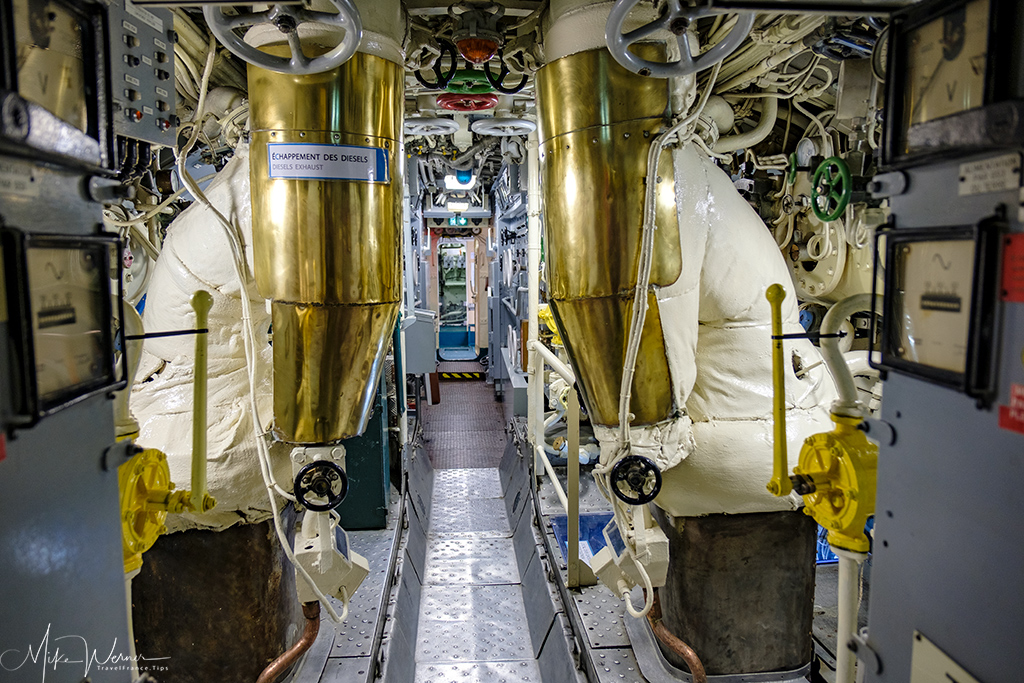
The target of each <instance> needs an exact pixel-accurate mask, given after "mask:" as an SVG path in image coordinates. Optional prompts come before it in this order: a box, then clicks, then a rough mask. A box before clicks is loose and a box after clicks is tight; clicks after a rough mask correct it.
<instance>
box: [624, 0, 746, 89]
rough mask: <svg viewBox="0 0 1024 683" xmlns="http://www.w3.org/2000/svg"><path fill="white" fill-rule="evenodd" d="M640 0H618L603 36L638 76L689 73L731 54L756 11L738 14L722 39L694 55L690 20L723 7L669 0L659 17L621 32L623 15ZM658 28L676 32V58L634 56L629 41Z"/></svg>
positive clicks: (644, 36) (626, 66)
mask: <svg viewBox="0 0 1024 683" xmlns="http://www.w3.org/2000/svg"><path fill="white" fill-rule="evenodd" d="M639 2H640V0H618V1H617V2H616V3H615V6H614V7H612V11H611V13H610V14H609V15H608V23H607V24H606V25H605V30H604V37H605V41H606V42H607V44H608V51H609V52H611V53H612V56H613V57H614V58H615V61H617V62H618V63H619V64H621V65H622V66H623V67H625V68H627V69H629V70H630V71H632V72H633V73H635V74H640V75H641V76H654V77H656V78H671V77H674V76H688V75H690V74H694V73H697V72H698V71H701V70H703V69H706V68H708V67H710V66H714V65H715V64H717V63H718V62H720V61H722V60H723V59H725V58H726V57H728V56H729V55H731V54H732V53H733V51H735V50H736V48H738V47H739V46H740V44H741V43H742V42H743V40H744V39H745V38H746V37H747V35H748V34H749V33H750V29H751V28H753V26H754V19H755V15H754V14H753V13H747V14H740V15H739V19H738V20H737V21H736V25H735V26H733V27H732V30H731V31H729V34H728V35H727V36H726V37H725V38H723V39H722V41H721V42H719V43H718V44H717V45H715V46H714V47H712V48H711V49H710V50H708V51H707V52H705V53H704V54H702V55H700V56H698V57H694V56H693V51H692V50H691V49H690V37H689V34H688V31H689V28H690V24H692V23H693V22H695V21H697V20H698V19H700V18H702V17H707V16H712V15H715V14H722V13H723V11H722V10H716V9H713V8H711V7H688V6H684V4H683V0H668V2H667V4H666V11H665V13H664V14H663V15H662V16H661V17H660V18H658V19H655V20H654V21H652V22H651V23H649V24H645V25H644V26H641V27H640V28H637V29H634V30H632V31H630V32H629V33H623V32H622V27H623V25H624V24H625V22H626V17H627V16H628V15H629V13H630V11H632V9H633V8H634V7H636V6H637V4H638V3H639ZM658 31H668V32H669V33H671V34H672V35H674V36H676V41H677V42H678V43H679V59H678V60H677V61H674V62H651V61H648V60H646V59H642V58H640V57H637V56H636V55H635V54H633V53H632V52H630V51H629V46H630V45H632V44H633V43H636V42H639V41H642V40H645V39H647V38H649V37H650V36H652V35H653V34H655V33H657V32H658Z"/></svg>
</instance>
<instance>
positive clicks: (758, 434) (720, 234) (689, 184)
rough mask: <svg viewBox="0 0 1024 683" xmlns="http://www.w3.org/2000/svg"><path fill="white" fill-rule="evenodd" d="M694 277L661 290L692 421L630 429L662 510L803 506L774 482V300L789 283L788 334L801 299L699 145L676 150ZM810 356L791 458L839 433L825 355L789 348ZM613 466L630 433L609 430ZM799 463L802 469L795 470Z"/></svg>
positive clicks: (606, 450) (791, 420)
mask: <svg viewBox="0 0 1024 683" xmlns="http://www.w3.org/2000/svg"><path fill="white" fill-rule="evenodd" d="M673 155H674V162H675V183H676V203H677V210H678V216H679V228H680V230H679V234H680V242H681V253H682V262H683V267H682V274H681V276H680V278H679V280H677V281H676V282H675V283H674V284H672V285H671V286H668V287H662V288H656V290H657V296H658V307H659V312H660V316H661V322H662V326H663V331H664V336H665V347H666V348H665V351H666V355H667V357H668V363H669V369H670V372H671V374H672V383H673V390H674V391H675V394H676V395H675V396H674V397H673V398H674V401H675V404H676V405H677V406H685V412H686V414H685V415H682V416H680V417H677V418H676V419H674V420H671V421H668V422H665V423H661V424H658V425H653V426H649V427H637V428H633V429H631V430H630V438H631V440H632V442H633V449H632V452H633V453H635V454H638V455H646V456H647V457H650V458H652V459H654V460H655V462H657V463H658V465H659V467H661V468H662V469H663V476H664V482H663V486H662V492H661V494H660V495H659V496H658V498H657V499H656V503H657V504H658V505H659V506H660V507H662V508H663V509H664V510H665V511H666V512H668V513H669V514H672V515H675V516H678V517H684V516H698V515H706V514H714V513H731V514H737V513H749V512H769V511H775V510H788V509H795V508H796V507H797V506H798V505H799V503H800V500H799V496H796V495H795V494H794V495H792V496H790V497H787V498H776V497H774V496H772V495H771V494H770V493H768V490H767V489H766V484H767V483H768V481H769V479H771V474H772V454H773V444H772V425H773V421H772V364H771V319H770V308H769V306H768V302H767V300H766V299H765V291H766V290H767V289H768V287H769V286H770V285H772V284H775V283H779V284H781V285H783V286H784V287H785V288H786V290H787V292H788V296H787V297H786V300H785V301H784V302H783V307H782V314H783V328H784V331H785V333H787V334H788V333H801V332H803V328H802V327H801V326H800V324H799V318H798V309H797V301H796V296H795V295H794V293H793V287H792V284H791V278H790V274H789V271H788V269H787V268H786V264H785V263H784V261H783V258H782V255H781V253H780V252H779V250H778V248H777V247H776V245H775V244H774V241H773V239H772V236H771V234H770V233H769V232H768V230H766V229H765V225H764V223H763V222H762V221H761V219H760V218H759V217H758V216H757V214H756V213H755V212H754V211H753V209H751V208H750V206H749V205H748V204H747V203H746V201H744V200H743V198H742V197H741V196H740V195H739V194H738V193H737V192H736V190H735V188H734V187H733V185H732V182H731V181H730V180H729V177H728V176H727V175H726V174H725V173H724V172H723V171H722V170H721V169H719V168H718V167H716V166H715V165H714V164H713V163H712V162H711V161H710V160H709V159H707V158H706V157H704V156H702V155H699V154H698V153H697V151H696V149H695V147H694V146H693V145H692V144H691V145H686V146H685V147H683V148H682V149H677V150H675V151H673ZM794 355H796V356H799V359H800V360H799V362H800V365H801V366H802V367H804V368H807V367H809V366H814V365H816V364H818V367H816V368H815V369H813V370H811V371H810V372H808V373H806V374H805V375H804V377H803V379H798V378H797V376H796V373H795V372H794V368H793V364H792V363H791V362H787V363H786V403H787V415H786V417H787V434H788V436H789V439H788V441H789V451H790V453H791V454H792V455H791V460H792V458H793V457H794V456H795V454H797V453H799V450H800V446H801V445H802V442H803V440H804V438H806V437H807V436H809V435H811V434H813V433H816V432H821V431H828V430H830V429H831V422H830V420H829V416H828V411H827V410H826V408H825V407H826V406H828V405H829V404H830V403H831V401H832V400H833V399H834V398H835V388H834V385H833V383H832V380H831V378H830V377H829V376H828V373H827V371H826V370H825V368H824V366H823V365H821V355H820V354H819V353H818V351H817V349H816V348H815V347H814V346H813V345H812V344H811V343H810V342H809V341H806V340H787V341H786V359H787V361H790V360H792V359H793V356H794ZM597 436H598V438H599V440H600V441H601V447H602V461H604V462H609V461H610V460H611V459H612V458H613V457H614V455H615V453H616V452H617V451H618V449H619V440H618V430H617V429H608V428H597ZM791 464H792V463H791Z"/></svg>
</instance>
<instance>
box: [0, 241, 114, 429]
mask: <svg viewBox="0 0 1024 683" xmlns="http://www.w3.org/2000/svg"><path fill="white" fill-rule="evenodd" d="M0 237H2V242H0V244H2V246H3V261H4V271H5V284H6V289H7V298H8V301H7V306H8V311H9V318H10V325H11V338H12V342H13V346H14V348H13V349H12V354H13V356H14V358H13V361H14V362H13V363H11V365H12V367H13V369H14V375H15V378H14V379H15V381H14V382H13V384H14V385H15V386H14V387H13V388H14V395H13V396H12V399H13V400H12V403H13V404H14V405H15V407H16V413H17V414H18V415H19V416H20V418H21V420H20V423H21V424H32V423H33V422H35V421H36V420H38V419H39V418H40V417H42V416H44V415H47V414H50V413H53V412H56V411H57V410H60V409H61V408H63V407H65V406H67V405H70V404H72V403H75V402H77V401H79V400H81V399H83V398H86V397H88V396H92V395H94V394H96V393H99V392H103V391H107V390H110V389H116V388H120V387H121V386H123V384H124V382H123V381H119V380H118V376H117V375H118V373H117V371H116V368H115V365H114V339H113V330H112V320H113V317H114V311H113V303H112V296H111V294H112V292H111V284H110V274H111V270H110V269H111V265H112V264H113V265H114V267H115V268H117V267H118V266H119V264H120V260H119V259H116V258H112V255H113V254H116V249H117V247H118V245H119V241H118V240H117V238H116V237H99V236H98V237H69V236H61V235H39V234H30V233H25V232H22V231H20V230H15V229H11V228H6V229H4V230H3V232H2V233H0ZM115 296H116V293H115ZM122 376H123V374H122Z"/></svg>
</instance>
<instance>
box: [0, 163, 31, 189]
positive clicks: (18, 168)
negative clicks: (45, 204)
mask: <svg viewBox="0 0 1024 683" xmlns="http://www.w3.org/2000/svg"><path fill="white" fill-rule="evenodd" d="M0 193H6V194H17V195H21V196H22V197H38V196H39V183H38V182H36V178H35V173H34V169H33V167H32V165H31V164H23V163H21V162H18V161H8V160H0Z"/></svg>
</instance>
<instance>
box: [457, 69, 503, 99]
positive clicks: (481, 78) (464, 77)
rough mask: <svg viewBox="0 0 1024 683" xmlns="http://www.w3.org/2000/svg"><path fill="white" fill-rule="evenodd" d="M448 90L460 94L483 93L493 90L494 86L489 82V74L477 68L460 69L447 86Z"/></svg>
mask: <svg viewBox="0 0 1024 683" xmlns="http://www.w3.org/2000/svg"><path fill="white" fill-rule="evenodd" d="M445 90H447V91H448V92H453V93H456V94H459V95H483V94H484V93H489V92H493V91H494V88H492V87H491V84H490V83H488V82H487V75H486V74H484V72H483V71H477V70H475V69H459V70H458V71H456V72H455V75H454V76H452V80H450V81H449V82H448V85H447V86H446V87H445Z"/></svg>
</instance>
